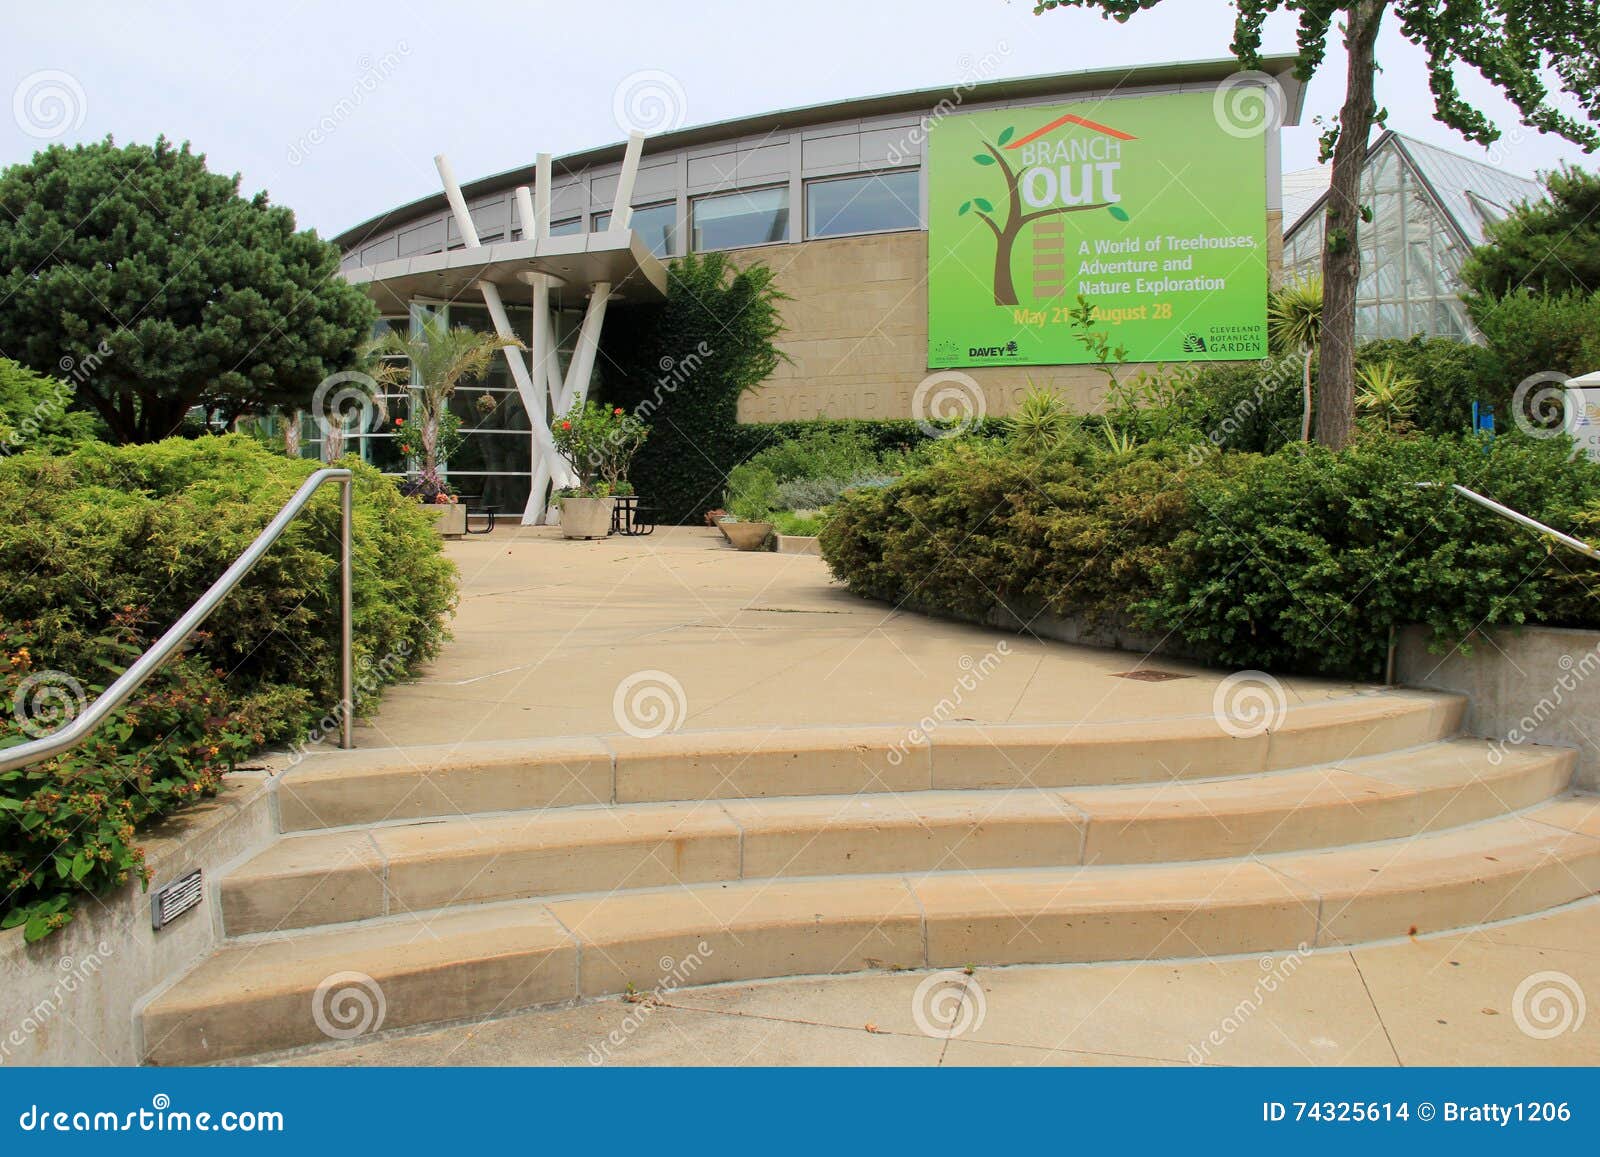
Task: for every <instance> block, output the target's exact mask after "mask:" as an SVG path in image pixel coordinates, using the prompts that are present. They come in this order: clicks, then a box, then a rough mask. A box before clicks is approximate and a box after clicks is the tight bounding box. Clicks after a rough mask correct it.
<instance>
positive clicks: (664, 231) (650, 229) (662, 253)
mask: <svg viewBox="0 0 1600 1157" xmlns="http://www.w3.org/2000/svg"><path fill="white" fill-rule="evenodd" d="M629 224H630V226H631V227H632V229H633V231H634V232H635V233H637V234H638V235H639V236H641V237H643V238H644V240H645V244H646V245H648V246H650V252H652V253H654V254H655V255H656V256H657V257H671V256H672V255H673V254H675V253H677V252H678V203H677V202H676V201H667V202H665V203H663V204H660V205H646V206H644V207H643V208H635V209H634V211H633V219H632V220H631V221H630V222H629ZM609 228H611V214H610V213H596V214H595V215H594V231H595V232H596V233H604V232H605V231H606V230H607V229H609Z"/></svg>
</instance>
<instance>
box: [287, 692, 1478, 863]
mask: <svg viewBox="0 0 1600 1157" xmlns="http://www.w3.org/2000/svg"><path fill="white" fill-rule="evenodd" d="M1464 704H1465V700H1464V699H1462V698H1461V697H1459V696H1453V695H1441V694H1436V693H1432V692H1421V691H1400V690H1380V691H1370V692H1363V693H1359V694H1353V695H1351V696H1350V697H1348V698H1345V699H1339V700H1333V701H1330V702H1323V703H1317V704H1308V705H1305V706H1299V707H1293V708H1291V709H1289V710H1288V711H1287V712H1286V713H1284V715H1283V717H1282V719H1281V720H1280V721H1278V722H1277V724H1276V725H1275V726H1273V727H1272V728H1270V729H1269V730H1264V731H1261V732H1260V733H1258V734H1231V733H1230V732H1229V730H1228V729H1226V728H1225V727H1224V726H1223V724H1222V722H1220V721H1219V720H1218V719H1217V718H1216V717H1215V716H1213V715H1204V716H1186V717H1179V718H1167V719H1158V720H1136V721H1128V722H1114V723H1068V724H1052V725H1043V724H1039V725H1034V724H977V723H961V722H949V723H944V724H942V725H940V726H938V727H936V728H934V729H933V730H932V731H931V734H928V735H923V734H922V732H921V731H919V730H918V726H919V725H916V724H912V725H909V726H905V727H854V728H805V729H778V728H773V729H768V730H764V731H710V732H707V731H700V732H678V733H673V734H667V735H661V736H657V737H655V738H653V739H635V738H632V737H629V736H621V735H618V736H609V737H605V738H603V739H601V738H596V739H558V740H526V741H496V742H485V743H466V744H450V745H442V746H438V747H410V748H405V749H393V748H390V749H384V748H375V749H369V750H362V751H328V752H319V753H317V754H314V755H311V756H308V757H307V758H306V759H305V760H304V761H303V762H302V763H300V764H299V765H298V766H296V767H294V768H292V769H291V770H289V771H287V772H285V773H284V774H283V775H281V776H279V777H278V779H277V780H276V781H275V785H274V792H275V799H276V806H277V809H278V817H279V826H280V830H281V831H285V832H293V831H308V830H313V829H317V828H335V827H344V826H350V825H357V824H373V823H384V822H388V821H394V820H402V819H426V818H432V817H439V816H459V815H473V814H478V813H484V812H498V811H528V810H534V809H544V808H556V807H567V806H572V805H582V804H607V803H617V804H636V803H670V802H678V801H690V802H698V801H700V800H707V799H762V798H770V797H774V796H801V795H857V794H863V793H892V792H908V791H927V790H973V789H983V788H1033V787H1038V788H1043V787H1089V786H1097V785H1109V784H1133V783H1161V782H1165V781H1168V780H1172V779H1208V778H1218V777H1224V776H1238V775H1248V774H1252V773H1255V772H1262V771H1286V770H1289V769H1291V768H1296V767H1306V766H1311V765H1314V764H1329V763H1335V762H1338V761H1341V760H1346V759H1354V758H1359V757H1361V756H1364V755H1375V754H1380V753H1382V752H1386V751H1393V750H1396V749H1399V748H1406V747H1415V746H1418V745H1421V744H1424V743H1432V742H1435V741H1437V740H1440V739H1444V738H1447V737H1449V736H1451V735H1454V734H1455V733H1456V732H1457V730H1458V729H1459V727H1460V723H1461V716H1462V710H1463V707H1464ZM1234 730H1235V731H1236V732H1237V731H1242V730H1244V729H1242V728H1237V727H1236V728H1234Z"/></svg>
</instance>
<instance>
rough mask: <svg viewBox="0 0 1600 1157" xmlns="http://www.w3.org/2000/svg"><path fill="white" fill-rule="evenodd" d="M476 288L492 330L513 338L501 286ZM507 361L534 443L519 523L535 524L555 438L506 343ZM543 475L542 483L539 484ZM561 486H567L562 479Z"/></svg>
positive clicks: (523, 366)
mask: <svg viewBox="0 0 1600 1157" xmlns="http://www.w3.org/2000/svg"><path fill="white" fill-rule="evenodd" d="M478 289H479V291H480V292H481V293H482V294H483V304H484V305H486V306H487V307H488V309H489V317H490V319H491V320H493V322H494V329H495V332H496V333H498V334H499V335H500V336H501V337H503V338H514V337H516V331H515V330H513V329H512V328H511V319H510V318H509V317H507V316H506V307H505V304H504V303H503V302H502V301H501V300H500V287H499V286H497V285H495V284H494V283H492V282H488V281H480V282H478ZM504 353H505V355H506V364H507V365H508V366H509V367H510V368H511V377H512V379H513V380H514V381H515V382H516V383H517V394H518V395H519V396H520V397H521V398H522V408H523V409H524V410H526V411H527V414H528V425H529V426H530V427H531V428H532V433H533V444H532V446H531V447H530V450H531V451H532V455H533V460H532V462H531V470H530V472H529V477H530V481H531V485H530V487H529V490H528V505H527V506H526V507H525V508H524V509H523V512H522V525H523V526H534V525H537V524H538V523H539V522H541V521H543V519H544V513H545V494H544V486H548V485H549V484H550V482H551V480H552V478H553V477H554V476H555V472H554V469H553V466H554V464H555V463H557V462H560V461H561V457H560V455H559V454H558V453H557V451H556V444H555V440H554V439H553V438H552V437H551V435H550V426H549V423H547V422H546V421H545V416H544V395H543V394H542V393H541V392H540V391H539V390H537V389H536V388H535V387H534V381H533V376H532V375H531V374H530V373H529V372H528V363H527V362H525V361H523V360H522V353H521V351H520V350H518V349H517V348H516V347H515V346H506V347H505V349H504ZM541 476H542V477H543V480H544V485H543V486H541V485H540V478H541ZM562 484H563V485H567V483H566V482H565V480H562Z"/></svg>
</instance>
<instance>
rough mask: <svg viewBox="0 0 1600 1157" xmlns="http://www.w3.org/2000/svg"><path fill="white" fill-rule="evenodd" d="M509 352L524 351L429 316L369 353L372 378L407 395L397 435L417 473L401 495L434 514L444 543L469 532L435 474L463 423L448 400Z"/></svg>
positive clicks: (510, 341) (446, 486)
mask: <svg viewBox="0 0 1600 1157" xmlns="http://www.w3.org/2000/svg"><path fill="white" fill-rule="evenodd" d="M507 346H512V347H515V348H517V349H521V348H522V344H521V343H520V342H518V341H517V340H516V339H514V338H503V337H500V336H499V335H498V334H493V333H483V332H480V331H478V330H473V329H468V328H467V327H466V326H456V327H455V328H454V329H452V328H451V327H450V326H449V325H447V324H446V323H445V321H444V318H443V317H442V316H440V315H438V314H430V315H427V316H425V317H423V318H422V320H421V321H420V323H419V324H418V325H417V326H416V327H415V329H414V331H413V332H411V333H408V334H402V333H400V332H398V331H395V330H390V331H389V332H388V333H387V334H385V335H384V336H383V338H382V340H380V341H379V342H378V343H377V344H376V345H374V346H372V347H371V348H370V351H369V353H370V355H371V357H372V359H373V362H372V365H373V373H372V376H373V378H374V379H376V380H377V381H378V383H379V384H381V385H390V386H399V387H402V388H405V389H407V390H409V391H410V393H411V418H410V421H409V423H408V422H407V421H406V420H405V419H400V420H397V421H396V422H395V432H396V435H397V436H398V441H399V444H400V448H401V450H402V451H403V452H404V453H405V454H406V456H407V457H408V458H410V459H411V460H412V461H415V462H417V463H419V470H418V472H417V476H416V477H415V478H414V479H411V480H410V481H408V482H407V483H406V484H405V485H404V486H403V487H401V490H402V492H403V493H405V494H407V495H409V496H411V497H414V498H416V499H417V501H419V502H421V503H423V504H424V505H426V506H427V507H429V508H430V509H431V510H436V511H437V512H438V513H437V518H438V523H439V533H440V534H443V535H445V536H446V537H455V536H458V535H460V534H463V533H465V532H466V529H467V512H466V508H465V507H463V506H461V505H460V503H458V502H457V501H456V495H455V492H454V491H453V490H452V489H451V488H450V484H449V483H448V482H446V481H445V479H444V477H443V475H441V474H440V472H439V464H440V463H441V462H447V461H449V457H450V454H451V452H452V451H454V450H455V449H456V448H457V447H458V446H459V445H460V444H461V433H460V429H461V422H460V419H458V418H457V417H456V416H455V415H454V414H452V413H451V412H450V398H451V396H452V395H453V394H454V393H455V392H456V387H457V386H459V385H460V384H461V383H462V382H464V381H471V380H472V379H474V378H480V377H482V376H483V374H484V372H485V371H486V370H488V368H489V364H490V362H492V361H493V360H494V355H495V353H496V352H497V351H498V350H501V349H503V348H505V347H507ZM399 358H405V359H406V360H405V362H403V363H402V362H400V361H399V360H398V359H399ZM386 359H388V360H386Z"/></svg>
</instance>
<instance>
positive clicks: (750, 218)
mask: <svg viewBox="0 0 1600 1157" xmlns="http://www.w3.org/2000/svg"><path fill="white" fill-rule="evenodd" d="M689 217H690V222H691V225H690V229H691V232H692V234H693V237H694V247H695V249H696V250H706V249H738V248H741V247H742V246H746V245H772V244H774V243H776V242H779V241H787V240H788V239H789V187H788V186H787V185H778V186H775V187H773V188H770V189H750V190H741V191H740V192H737V193H716V194H713V195H711V196H708V197H697V198H696V199H695V200H694V201H693V202H692V203H691V204H690V207H689Z"/></svg>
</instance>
